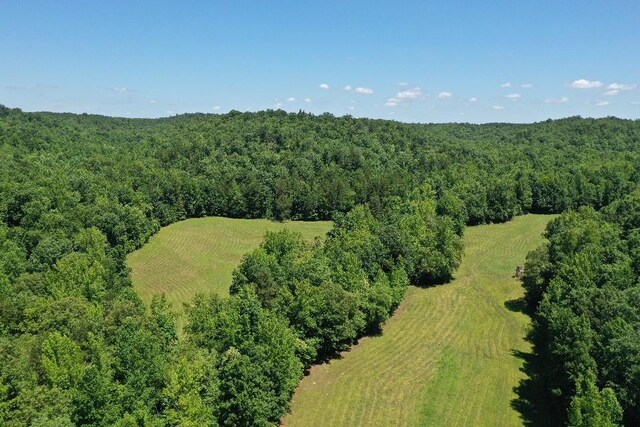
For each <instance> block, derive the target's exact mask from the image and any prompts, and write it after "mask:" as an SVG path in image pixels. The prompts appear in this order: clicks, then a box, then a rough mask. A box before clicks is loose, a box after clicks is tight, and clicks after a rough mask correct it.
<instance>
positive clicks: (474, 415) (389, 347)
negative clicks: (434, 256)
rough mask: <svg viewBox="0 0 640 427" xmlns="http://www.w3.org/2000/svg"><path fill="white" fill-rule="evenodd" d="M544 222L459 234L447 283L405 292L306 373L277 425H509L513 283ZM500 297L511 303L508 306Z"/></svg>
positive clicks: (512, 421)
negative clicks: (461, 245)
mask: <svg viewBox="0 0 640 427" xmlns="http://www.w3.org/2000/svg"><path fill="white" fill-rule="evenodd" d="M550 219H551V217H550V216H539V215H528V216H523V217H518V218H516V219H514V220H513V221H511V222H509V223H506V224H496V225H483V226H478V227H471V228H468V229H467V231H466V235H465V245H466V246H465V256H464V259H463V262H462V265H461V266H460V269H459V270H458V272H457V274H456V278H455V280H454V281H453V282H452V283H450V284H447V285H442V286H438V287H433V288H428V289H421V288H416V287H411V288H409V290H408V292H407V295H406V297H405V300H404V301H403V302H402V304H401V305H400V307H399V308H398V310H397V312H396V313H395V315H394V316H393V318H391V319H390V320H389V321H387V323H386V325H385V327H384V332H383V334H382V336H379V337H370V338H364V339H362V340H361V341H360V343H359V344H358V345H356V346H354V347H353V348H352V349H351V350H350V351H349V352H346V353H345V354H343V357H342V358H341V359H336V360H333V361H331V362H330V363H328V364H324V365H320V366H316V367H314V368H312V370H311V372H310V374H309V375H308V376H307V377H305V378H304V379H303V381H302V383H301V384H300V386H299V387H298V389H297V391H296V393H295V395H294V398H293V402H292V411H291V414H290V415H289V416H287V417H286V418H285V419H284V420H283V424H284V425H285V426H291V427H296V426H320V425H323V426H390V425H393V426H416V425H424V426H512V425H522V424H523V420H522V419H521V418H520V414H519V413H518V412H517V411H516V410H514V409H513V408H512V407H511V401H512V400H513V399H514V398H516V395H515V393H514V392H513V388H514V387H515V386H517V385H518V382H519V380H520V379H521V378H522V376H523V375H524V374H523V373H522V372H521V371H520V368H521V366H522V360H521V359H520V358H518V357H516V355H515V354H514V353H515V352H516V351H521V352H529V351H530V346H529V344H528V343H527V342H526V341H525V340H524V336H525V331H526V328H527V325H528V323H529V318H528V317H527V316H525V315H524V314H522V313H520V312H518V311H517V310H514V309H513V308H511V309H510V307H513V306H514V305H517V304H514V303H513V301H514V300H517V299H519V298H520V297H521V296H522V293H523V292H522V288H521V286H520V285H519V283H518V282H517V281H516V280H515V279H514V278H513V277H512V276H513V274H514V272H515V267H516V265H517V264H522V263H523V261H524V258H525V256H526V254H527V252H528V251H530V250H532V249H534V248H535V247H536V246H537V245H538V244H539V243H540V242H541V241H542V238H541V236H540V234H541V233H542V231H543V230H544V227H545V225H546V223H547V222H548V221H549V220H550ZM509 301H512V302H511V303H509Z"/></svg>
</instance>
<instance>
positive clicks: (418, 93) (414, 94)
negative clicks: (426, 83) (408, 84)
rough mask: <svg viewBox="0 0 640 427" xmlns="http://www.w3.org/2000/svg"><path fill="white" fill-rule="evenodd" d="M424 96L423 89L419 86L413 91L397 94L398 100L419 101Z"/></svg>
mask: <svg viewBox="0 0 640 427" xmlns="http://www.w3.org/2000/svg"><path fill="white" fill-rule="evenodd" d="M421 96H422V89H421V88H420V87H418V86H416V87H414V88H413V89H408V90H403V91H402V92H398V93H397V94H396V98H398V99H417V98H420V97H421Z"/></svg>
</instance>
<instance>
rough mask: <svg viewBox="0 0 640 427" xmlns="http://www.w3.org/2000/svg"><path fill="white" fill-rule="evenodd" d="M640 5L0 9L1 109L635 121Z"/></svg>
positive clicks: (71, 4) (558, 0)
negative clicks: (278, 111) (279, 111)
mask: <svg viewBox="0 0 640 427" xmlns="http://www.w3.org/2000/svg"><path fill="white" fill-rule="evenodd" d="M639 23H640V1H638V0H628V1H617V0H606V1H605V0H602V1H563V0H554V1H544V0H537V1H519V0H510V1H487V2H479V1H455V0H449V1H438V2H435V1H427V0H423V1H403V0H394V1H377V0H367V1H355V0H354V1H349V0H343V1H314V0H296V1H278V0H271V1H264V0H263V1H261V0H255V1H243V0H233V1H232V0H226V1H213V0H210V1H186V0H182V1H170V2H169V1H167V2H163V1H143V0H136V1H114V0H110V1H102V2H97V1H64V0H56V1H51V0H46V1H31V0H19V1H13V0H0V104H4V105H6V106H8V107H17V108H21V109H23V110H25V111H55V112H74V113H89V114H103V115H109V116H123V117H163V116H172V115H175V114H182V113H193V112H201V113H225V112H228V111H230V110H240V111H258V110H265V109H278V108H282V109H284V110H286V111H292V112H297V111H299V110H304V111H308V112H311V113H314V114H321V113H324V112H329V113H332V114H335V115H337V116H342V115H345V114H350V115H352V116H354V117H372V118H383V119H393V120H399V121H404V122H421V123H431V122H471V123H485V122H534V121H540V120H546V119H548V118H560V117H567V116H575V115H581V116H583V117H604V116H617V117H623V118H632V119H637V118H640V87H639V85H640V24H639Z"/></svg>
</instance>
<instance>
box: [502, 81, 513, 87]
mask: <svg viewBox="0 0 640 427" xmlns="http://www.w3.org/2000/svg"><path fill="white" fill-rule="evenodd" d="M500 87H505V88H506V87H511V82H506V83H502V84H501V85H500Z"/></svg>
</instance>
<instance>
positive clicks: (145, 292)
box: [127, 217, 331, 311]
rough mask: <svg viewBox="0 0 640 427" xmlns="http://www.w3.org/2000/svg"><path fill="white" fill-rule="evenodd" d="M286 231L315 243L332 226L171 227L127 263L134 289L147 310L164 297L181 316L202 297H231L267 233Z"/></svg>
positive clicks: (195, 222)
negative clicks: (237, 274)
mask: <svg viewBox="0 0 640 427" xmlns="http://www.w3.org/2000/svg"><path fill="white" fill-rule="evenodd" d="M284 228H287V229H289V230H293V231H299V232H300V233H302V234H303V235H304V237H305V238H306V239H308V240H310V241H312V240H313V239H314V238H315V237H323V236H324V235H325V234H326V232H327V231H329V229H330V228H331V222H330V221H318V222H307V221H290V222H285V223H280V222H274V221H268V220H265V219H231V218H221V217H207V218H194V219H188V220H185V221H180V222H177V223H174V224H171V225H169V226H167V227H164V228H162V229H161V230H160V232H159V233H158V234H156V235H155V236H153V237H152V238H151V239H150V240H149V242H148V243H147V244H146V245H145V246H144V247H142V248H141V249H139V250H137V251H135V252H132V253H131V254H130V255H129V256H128V257H127V264H128V265H129V267H130V268H131V277H132V280H133V286H134V289H135V290H136V292H137V293H138V295H140V297H141V298H142V299H143V300H144V301H145V303H147V304H148V303H150V302H151V298H152V297H153V295H154V294H161V293H164V294H165V295H166V297H167V300H168V301H169V302H170V303H171V304H172V305H173V307H174V308H175V309H176V310H178V311H180V309H181V308H182V303H183V302H187V301H189V300H190V299H191V298H192V297H193V296H194V295H195V294H196V293H197V292H205V293H208V292H215V293H217V294H219V295H227V294H228V293H229V285H231V274H232V273H233V270H234V269H235V268H236V267H237V266H238V265H239V264H240V261H241V259H242V256H243V255H244V254H246V253H247V252H249V251H251V250H253V249H255V248H257V247H258V246H259V245H260V242H262V238H263V237H264V235H265V233H266V232H267V231H277V230H282V229H284Z"/></svg>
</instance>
